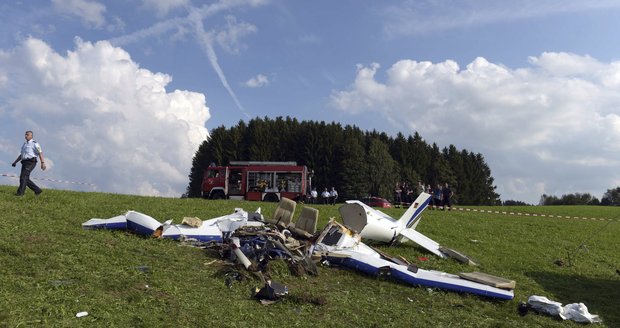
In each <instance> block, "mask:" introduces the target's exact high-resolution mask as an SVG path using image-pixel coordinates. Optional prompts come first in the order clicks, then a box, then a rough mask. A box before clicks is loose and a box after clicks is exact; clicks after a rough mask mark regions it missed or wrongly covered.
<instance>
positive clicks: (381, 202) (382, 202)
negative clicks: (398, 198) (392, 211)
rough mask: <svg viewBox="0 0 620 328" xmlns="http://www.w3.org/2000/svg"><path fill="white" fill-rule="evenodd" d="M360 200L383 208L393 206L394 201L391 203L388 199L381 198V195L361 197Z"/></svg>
mask: <svg viewBox="0 0 620 328" xmlns="http://www.w3.org/2000/svg"><path fill="white" fill-rule="evenodd" d="M360 201H361V202H362V203H364V204H366V205H368V206H372V207H382V208H389V207H392V203H390V202H389V201H388V200H387V199H385V198H380V197H366V198H362V199H360Z"/></svg>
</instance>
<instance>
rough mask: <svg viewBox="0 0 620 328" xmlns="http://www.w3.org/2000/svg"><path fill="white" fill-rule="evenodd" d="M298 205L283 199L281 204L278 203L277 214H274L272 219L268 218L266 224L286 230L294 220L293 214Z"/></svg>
mask: <svg viewBox="0 0 620 328" xmlns="http://www.w3.org/2000/svg"><path fill="white" fill-rule="evenodd" d="M296 206H297V203H296V202H294V201H292V200H290V199H288V198H286V197H282V199H280V202H279V203H278V207H276V210H275V212H274V213H273V217H272V218H270V219H269V218H266V219H265V222H267V223H271V224H274V225H277V226H278V227H280V228H283V229H285V228H286V227H288V226H289V224H291V221H292V220H293V213H295V207H296Z"/></svg>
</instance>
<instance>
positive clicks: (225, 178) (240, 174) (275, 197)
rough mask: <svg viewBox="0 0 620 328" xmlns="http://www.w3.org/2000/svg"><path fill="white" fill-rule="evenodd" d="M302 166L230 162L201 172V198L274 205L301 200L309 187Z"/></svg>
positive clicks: (278, 163) (282, 163)
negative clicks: (286, 200) (284, 199)
mask: <svg viewBox="0 0 620 328" xmlns="http://www.w3.org/2000/svg"><path fill="white" fill-rule="evenodd" d="M308 179H310V175H309V174H308V168H307V167H306V166H299V165H297V162H255V161H231V162H230V165H228V166H216V165H211V166H209V167H207V168H206V169H205V171H204V177H203V179H202V197H203V198H208V199H226V198H229V199H247V200H262V201H269V202H277V201H279V200H280V198H281V197H286V198H289V199H293V200H301V199H303V198H305V196H306V188H307V187H308V186H309V185H310V183H311V181H310V180H308Z"/></svg>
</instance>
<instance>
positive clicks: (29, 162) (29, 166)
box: [12, 131, 46, 196]
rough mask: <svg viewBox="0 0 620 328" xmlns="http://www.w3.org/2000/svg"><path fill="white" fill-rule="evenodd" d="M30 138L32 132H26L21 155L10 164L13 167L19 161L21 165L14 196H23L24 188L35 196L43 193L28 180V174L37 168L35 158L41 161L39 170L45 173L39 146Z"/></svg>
mask: <svg viewBox="0 0 620 328" xmlns="http://www.w3.org/2000/svg"><path fill="white" fill-rule="evenodd" d="M32 137H33V135H32V131H26V135H25V138H26V142H24V144H23V145H22V150H21V153H20V154H19V156H17V158H16V159H15V161H14V162H13V164H12V165H13V167H15V166H16V165H17V162H19V161H21V163H22V171H21V173H20V175H19V187H18V188H17V192H16V193H15V196H23V195H24V193H25V192H26V187H28V188H30V189H32V191H34V194H35V195H37V196H38V195H40V194H41V193H42V192H43V190H41V188H39V186H37V185H36V184H35V183H34V182H32V180H30V173H31V172H32V170H34V168H35V167H36V166H37V157H39V158H40V159H41V170H43V171H45V169H46V166H45V160H44V159H43V151H42V150H41V146H40V145H39V144H38V143H37V142H36V141H34V140H33V139H32Z"/></svg>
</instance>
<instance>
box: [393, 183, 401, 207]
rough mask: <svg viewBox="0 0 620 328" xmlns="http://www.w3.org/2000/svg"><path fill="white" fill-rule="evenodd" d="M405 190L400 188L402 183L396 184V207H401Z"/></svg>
mask: <svg viewBox="0 0 620 328" xmlns="http://www.w3.org/2000/svg"><path fill="white" fill-rule="evenodd" d="M402 194H403V190H402V189H401V188H400V182H396V186H395V187H394V205H395V206H396V207H400V203H401V202H402V198H401V196H402Z"/></svg>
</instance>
